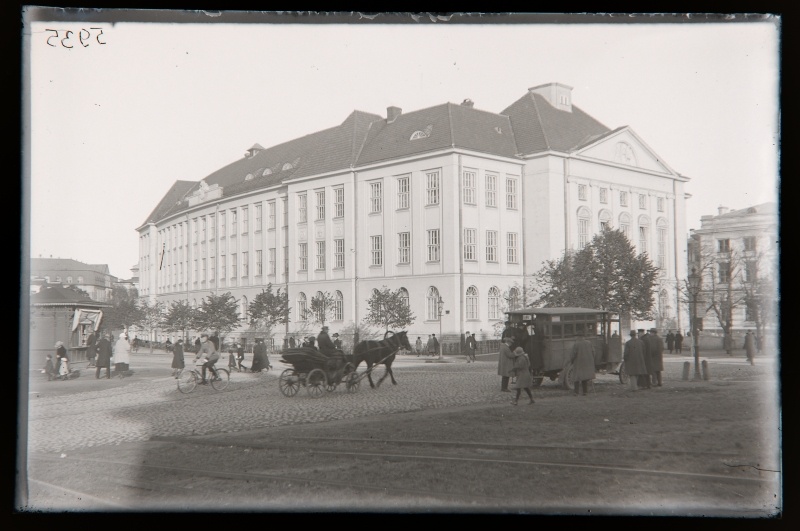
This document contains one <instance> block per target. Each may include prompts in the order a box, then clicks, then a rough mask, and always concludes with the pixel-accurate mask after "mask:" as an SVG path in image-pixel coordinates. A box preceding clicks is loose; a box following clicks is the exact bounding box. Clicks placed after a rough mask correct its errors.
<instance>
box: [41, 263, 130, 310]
mask: <svg viewBox="0 0 800 531" xmlns="http://www.w3.org/2000/svg"><path fill="white" fill-rule="evenodd" d="M30 274H31V286H32V287H38V286H45V285H49V284H61V285H64V286H75V287H77V288H80V289H82V290H83V291H85V292H86V293H88V294H89V297H91V299H92V300H95V301H98V302H107V301H109V300H111V292H112V289H113V287H114V284H115V283H116V282H117V280H118V279H117V277H115V276H114V275H112V274H111V273H110V272H109V269H108V264H84V263H83V262H79V261H77V260H72V259H70V258H31V270H30Z"/></svg>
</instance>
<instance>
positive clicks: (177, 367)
mask: <svg viewBox="0 0 800 531" xmlns="http://www.w3.org/2000/svg"><path fill="white" fill-rule="evenodd" d="M185 366H186V363H185V362H184V359H183V339H179V340H177V341H176V342H175V346H174V347H172V376H174V377H175V378H177V377H178V376H179V375H180V373H181V371H182V370H183V368H184V367H185Z"/></svg>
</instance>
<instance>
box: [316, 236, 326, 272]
mask: <svg viewBox="0 0 800 531" xmlns="http://www.w3.org/2000/svg"><path fill="white" fill-rule="evenodd" d="M317 269H318V270H320V269H325V242H317Z"/></svg>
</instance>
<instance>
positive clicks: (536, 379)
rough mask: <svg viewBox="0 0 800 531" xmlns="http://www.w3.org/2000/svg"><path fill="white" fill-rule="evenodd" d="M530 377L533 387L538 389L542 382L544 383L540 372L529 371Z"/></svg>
mask: <svg viewBox="0 0 800 531" xmlns="http://www.w3.org/2000/svg"><path fill="white" fill-rule="evenodd" d="M531 377H532V378H533V387H539V386H540V385H542V381H544V375H543V374H542V371H539V370H534V371H531Z"/></svg>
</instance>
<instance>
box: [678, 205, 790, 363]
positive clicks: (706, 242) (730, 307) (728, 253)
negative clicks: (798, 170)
mask: <svg viewBox="0 0 800 531" xmlns="http://www.w3.org/2000/svg"><path fill="white" fill-rule="evenodd" d="M688 253H689V256H688V262H689V263H688V266H689V267H688V269H689V272H690V273H691V271H692V270H694V271H696V273H697V274H699V275H700V276H701V286H700V292H699V296H698V303H697V309H698V317H699V318H700V319H701V321H700V325H699V326H702V330H703V333H702V334H701V336H700V337H701V339H702V338H703V337H704V336H705V337H707V338H708V337H722V335H723V326H722V324H721V320H722V322H726V321H728V320H729V321H730V322H731V323H732V327H731V329H732V339H733V341H735V343H734V345H733V348H736V349H739V348H741V341H740V340H741V339H742V338H743V337H744V334H745V332H746V331H747V330H751V331H754V332H756V333H757V334H759V335H760V334H764V333H766V335H768V336H769V335H771V336H774V335H775V333H776V327H777V323H778V316H777V285H778V270H777V266H778V253H779V242H778V212H777V205H776V204H775V203H763V204H760V205H755V206H751V207H747V208H742V209H740V210H731V209H729V208H727V207H724V206H720V207H719V208H718V213H717V215H706V216H702V217H701V218H700V228H699V229H697V230H694V229H692V230H690V231H689V241H688ZM728 312H729V317H730V319H728V318H726V315H728Z"/></svg>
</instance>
